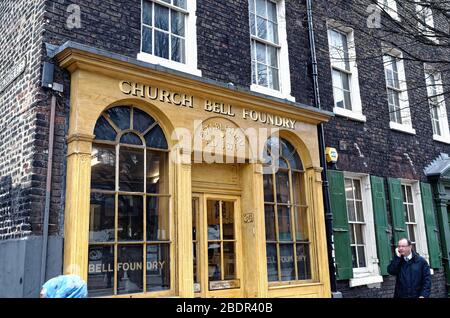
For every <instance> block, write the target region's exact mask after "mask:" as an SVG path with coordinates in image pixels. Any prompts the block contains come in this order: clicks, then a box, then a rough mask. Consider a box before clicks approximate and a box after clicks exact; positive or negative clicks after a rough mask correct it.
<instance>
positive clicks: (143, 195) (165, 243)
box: [87, 105, 176, 298]
mask: <svg viewBox="0 0 450 318" xmlns="http://www.w3.org/2000/svg"><path fill="white" fill-rule="evenodd" d="M116 107H117V108H120V107H126V108H129V109H130V123H131V124H130V127H129V128H128V129H121V128H120V127H119V126H118V125H116V123H115V122H114V121H113V119H112V118H111V117H110V116H109V115H108V114H107V112H108V110H109V109H112V108H116ZM116 107H111V108H108V109H105V110H104V111H103V112H102V113H101V114H100V116H99V117H98V119H97V122H98V120H99V119H100V118H102V117H103V118H104V119H105V120H106V122H107V123H108V124H109V125H110V126H111V127H112V128H113V129H114V130H115V131H116V132H117V136H116V138H115V140H114V141H111V140H103V139H93V140H92V151H93V149H94V147H96V146H98V147H104V146H107V147H110V148H112V147H114V152H115V154H114V161H115V165H114V171H115V172H114V173H115V176H114V189H108V190H105V189H100V188H93V187H92V166H91V167H90V172H91V183H90V186H89V194H90V197H91V198H92V194H99V195H107V196H113V197H114V212H113V213H114V240H112V241H111V240H110V241H91V240H90V238H89V239H88V242H87V251H88V253H89V250H90V249H91V247H112V248H113V253H114V256H113V265H114V271H113V278H112V279H113V286H112V288H113V293H112V294H111V295H99V296H93V297H94V298H95V297H112V298H121V297H143V296H144V297H145V296H158V295H170V294H172V293H173V291H174V284H175V271H174V268H175V261H176V260H175V248H176V241H175V236H174V228H175V226H174V223H173V218H174V216H173V207H172V206H173V195H172V190H171V187H170V186H169V184H168V183H167V184H166V187H167V189H166V191H165V192H161V190H160V191H159V192H158V193H152V192H149V191H147V183H148V180H147V178H146V172H147V156H148V153H149V152H151V153H156V152H157V153H159V154H160V155H161V156H163V155H164V156H166V158H165V159H164V160H166V162H165V164H166V167H165V169H166V171H164V172H163V171H160V175H162V174H165V175H164V177H165V180H166V182H169V176H170V163H169V159H170V158H169V154H170V148H169V147H167V149H162V148H152V147H149V146H147V144H146V140H145V138H144V136H146V135H147V134H148V133H150V132H151V131H152V130H153V129H154V128H156V127H160V128H161V129H162V127H161V124H160V123H159V122H158V121H157V120H156V119H155V118H154V117H153V116H151V115H150V114H148V113H147V112H146V111H144V110H142V109H141V108H139V107H137V106H134V105H124V106H116ZM135 110H139V111H141V112H143V113H145V114H146V115H148V116H149V117H150V118H151V119H153V120H154V121H153V123H151V124H150V125H149V126H148V127H147V128H146V129H145V130H144V131H143V132H139V131H137V130H134V129H133V126H134V125H133V122H134V111H135ZM129 133H133V134H135V135H136V136H137V137H139V139H140V140H141V143H142V144H141V145H136V144H127V143H123V142H121V139H122V137H123V136H125V135H127V134H129ZM164 137H165V138H166V135H164ZM167 146H168V145H167ZM121 148H126V149H128V150H130V149H132V150H141V151H143V156H142V158H143V172H144V173H143V188H142V191H135V190H129V189H128V190H125V189H121V188H120V183H121V180H120V171H119V170H120V162H121V159H120V155H121V151H120V150H121ZM91 153H92V152H91ZM91 156H92V155H91ZM120 197H125V198H126V197H133V198H134V197H138V198H140V199H142V239H140V240H128V239H121V238H120V237H119V223H120V222H119V221H120V203H119V202H120ZM149 198H157V199H158V200H159V199H163V198H164V199H166V204H167V212H166V215H165V221H167V225H168V233H166V234H165V235H164V236H165V237H166V239H160V240H150V238H148V237H147V227H148V223H149V220H148V206H147V204H148V199H149ZM91 200H92V199H90V201H89V202H90V203H89V204H90V209H89V222H91V220H92V219H93V215H92V214H91V213H92V210H91V207H92V206H91V202H92V201H91ZM159 204H161V203H160V202H158V205H159ZM90 225H91V224H90V223H89V227H88V231H89V235H90V234H91V233H90V232H91V227H90ZM125 246H131V247H136V246H139V247H142V250H143V254H142V275H143V279H142V284H143V286H142V292H130V293H119V290H118V285H119V281H120V277H119V271H120V269H119V268H118V266H117V264H119V253H120V248H123V247H125ZM151 246H158V247H167V248H168V258H169V265H168V268H167V271H168V272H169V287H168V288H167V289H162V290H155V291H149V290H148V287H147V282H148V281H147V277H148V276H152V275H151V274H149V272H150V271H151V270H150V269H148V268H147V263H148V262H147V260H148V255H149V252H148V251H149V247H151ZM160 252H161V250H160V249H158V253H160ZM87 277H88V280H87V283H89V258H88V272H87Z"/></svg>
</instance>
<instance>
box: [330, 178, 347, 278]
mask: <svg viewBox="0 0 450 318" xmlns="http://www.w3.org/2000/svg"><path fill="white" fill-rule="evenodd" d="M328 181H329V185H330V188H329V189H330V201H331V210H332V213H333V237H334V251H335V262H336V278H337V279H338V280H344V279H350V278H353V266H352V252H351V249H350V234H349V229H348V218H347V203H346V199H345V184H344V174H343V173H342V172H341V171H335V170H329V171H328Z"/></svg>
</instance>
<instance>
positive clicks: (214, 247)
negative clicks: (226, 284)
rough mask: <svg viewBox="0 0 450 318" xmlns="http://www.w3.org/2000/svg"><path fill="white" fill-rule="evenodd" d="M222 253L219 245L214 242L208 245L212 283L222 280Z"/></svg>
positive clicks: (209, 271) (209, 273) (209, 275)
mask: <svg viewBox="0 0 450 318" xmlns="http://www.w3.org/2000/svg"><path fill="white" fill-rule="evenodd" d="M220 252H221V249H220V244H219V243H217V242H214V243H209V244H208V277H209V281H210V282H211V281H218V280H221V279H222V274H221V255H220Z"/></svg>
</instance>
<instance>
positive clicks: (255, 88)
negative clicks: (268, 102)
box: [250, 84, 295, 102]
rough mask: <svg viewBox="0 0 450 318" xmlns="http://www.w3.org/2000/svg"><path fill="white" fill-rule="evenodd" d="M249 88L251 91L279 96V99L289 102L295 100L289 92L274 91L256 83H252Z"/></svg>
mask: <svg viewBox="0 0 450 318" xmlns="http://www.w3.org/2000/svg"><path fill="white" fill-rule="evenodd" d="M250 90H251V91H253V92H257V93H261V94H265V95H270V96H273V97H277V98H281V99H287V100H290V101H291V102H295V97H294V96H291V95H289V94H283V93H282V92H280V91H276V90H274V89H270V88H267V87H264V86H259V85H256V84H252V85H251V86H250Z"/></svg>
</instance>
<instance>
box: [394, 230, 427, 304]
mask: <svg viewBox="0 0 450 318" xmlns="http://www.w3.org/2000/svg"><path fill="white" fill-rule="evenodd" d="M395 254H396V255H395V257H394V259H393V260H392V261H391V263H390V264H389V266H388V268H387V270H388V272H389V274H391V275H395V276H396V281H395V292H394V298H428V297H430V293H431V273H430V266H428V263H427V261H426V260H425V259H424V258H423V257H422V256H420V255H419V254H417V253H416V252H414V251H413V250H412V244H411V241H410V240H408V239H407V238H402V239H401V240H399V241H398V245H397V248H396V249H395Z"/></svg>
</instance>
